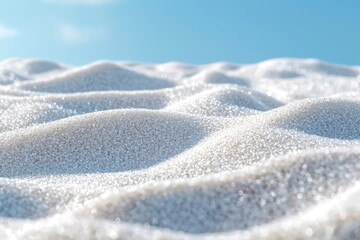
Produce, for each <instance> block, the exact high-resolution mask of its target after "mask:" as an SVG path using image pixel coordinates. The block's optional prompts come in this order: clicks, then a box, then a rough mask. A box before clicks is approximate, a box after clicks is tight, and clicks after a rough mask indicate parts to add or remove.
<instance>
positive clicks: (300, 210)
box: [0, 59, 360, 240]
mask: <svg viewBox="0 0 360 240" xmlns="http://www.w3.org/2000/svg"><path fill="white" fill-rule="evenodd" d="M359 92H360V68H359V67H348V66H340V65H333V64H328V63H323V62H320V61H317V60H314V59H306V60H302V59H274V60H269V61H266V62H261V63H257V64H252V65H237V64H230V63H214V64H209V65H202V66H191V65H185V64H181V63H175V62H172V63H166V64H158V65H151V64H138V63H131V62H106V61H102V62H96V63H93V64H90V65H87V66H83V67H71V66H66V65H63V64H57V63H52V62H46V61H33V60H26V59H12V60H6V61H3V62H0V135H1V137H0V239H4V240H5V239H24V240H25V239H40V240H49V239H104V240H105V239H106V240H110V239H190V240H192V239H360V205H359V204H358V203H359V201H360V183H359V180H360V148H359V147H360V93H359Z"/></svg>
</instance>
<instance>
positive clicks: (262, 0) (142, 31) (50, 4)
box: [0, 0, 360, 65]
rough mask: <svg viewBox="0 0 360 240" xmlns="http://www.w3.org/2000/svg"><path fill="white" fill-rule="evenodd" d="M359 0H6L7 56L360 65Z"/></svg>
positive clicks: (0, 34)
mask: <svg viewBox="0 0 360 240" xmlns="http://www.w3.org/2000/svg"><path fill="white" fill-rule="evenodd" d="M359 11H360V1H358V0H342V1H338V0H336V1H335V0H301V1H299V0H273V1H270V0H223V1H221V0H6V1H1V3H0V59H6V58H13V57H24V58H35V59H47V60H53V61H60V62H64V63H68V64H74V65H80V64H86V63H90V62H92V61H95V60H99V59H110V60H119V61H120V60H130V61H137V62H148V63H161V62H167V61H180V62H186V63H191V64H203V63H210V62H215V61H228V62H237V63H253V62H258V61H262V60H265V59H269V58H276V57H300V58H308V57H311V58H319V59H321V60H324V61H328V62H335V63H341V64H351V65H360V14H359Z"/></svg>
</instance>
